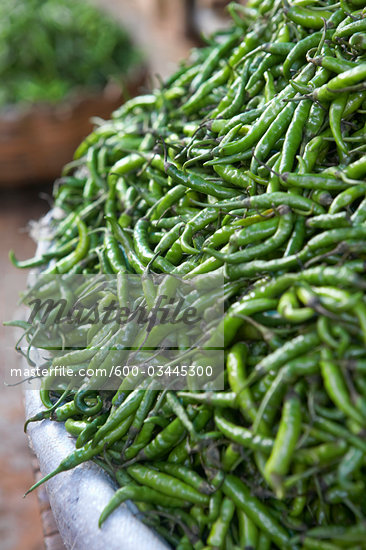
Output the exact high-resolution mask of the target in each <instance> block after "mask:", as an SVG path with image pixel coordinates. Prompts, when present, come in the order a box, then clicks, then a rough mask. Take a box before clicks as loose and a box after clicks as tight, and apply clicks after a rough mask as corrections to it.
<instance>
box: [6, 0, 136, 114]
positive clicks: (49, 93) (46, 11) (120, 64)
mask: <svg viewBox="0 0 366 550" xmlns="http://www.w3.org/2000/svg"><path fill="white" fill-rule="evenodd" d="M140 61H141V55H140V53H139V52H138V51H137V50H136V49H135V48H134V47H133V45H132V43H131V40H130V37H129V36H128V34H127V32H126V31H125V30H124V29H122V28H121V27H120V26H119V25H118V24H117V22H115V21H113V19H111V17H108V16H107V15H106V14H104V13H101V12H100V11H99V10H98V9H96V8H94V7H93V6H92V5H90V4H89V3H88V2H87V1H86V0H1V1H0V106H1V105H4V104H8V103H19V102H21V103H22V102H23V103H29V102H37V101H48V102H57V101H60V100H61V99H63V98H64V97H65V96H66V95H67V94H68V93H69V92H70V91H71V90H73V89H75V88H79V87H83V88H85V87H86V88H89V89H101V88H102V87H103V86H104V85H105V84H106V83H107V82H108V80H110V79H111V78H113V79H114V80H117V81H118V80H122V81H123V75H124V74H126V71H127V70H128V69H129V68H130V67H131V65H133V64H136V63H139V62H140Z"/></svg>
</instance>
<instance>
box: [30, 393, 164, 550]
mask: <svg viewBox="0 0 366 550" xmlns="http://www.w3.org/2000/svg"><path fill="white" fill-rule="evenodd" d="M25 402H26V417H27V418H30V417H31V416H33V415H35V414H37V412H39V411H40V410H42V409H43V408H44V407H43V406H42V403H41V400H40V397H39V392H38V390H25ZM27 432H28V435H29V438H30V441H31V445H32V448H33V450H34V452H35V453H36V456H37V458H38V461H39V465H40V470H41V473H42V475H47V474H48V473H49V472H52V470H54V469H55V468H56V467H57V466H58V465H59V463H60V462H61V460H63V459H64V458H65V457H66V456H68V455H69V454H70V453H71V452H72V451H73V450H74V449H75V440H74V439H73V438H72V437H71V436H70V435H69V434H68V433H67V432H66V430H65V427H64V425H63V423H59V422H54V421H50V420H43V421H41V422H36V423H31V424H29V425H28V430H27ZM115 490H116V486H115V485H114V483H113V481H112V479H111V478H110V477H109V476H108V475H107V474H106V473H105V472H104V471H103V470H102V469H101V468H100V467H99V466H97V465H96V464H94V463H93V462H87V463H84V464H81V465H80V466H77V467H76V468H74V469H73V470H69V471H67V472H62V473H60V474H58V475H57V476H55V477H54V478H52V479H51V480H50V481H48V482H47V492H48V495H49V499H50V504H51V508H52V511H53V514H54V516H55V520H56V523H57V526H58V528H59V530H60V534H61V537H62V539H63V541H64V543H65V546H66V548H67V549H68V550H71V549H72V550H103V549H108V550H145V549H148V550H167V549H168V548H169V547H168V546H167V545H166V543H165V542H164V541H162V540H161V539H160V537H158V536H157V535H156V534H155V533H154V532H153V531H152V530H150V529H149V528H148V527H147V526H146V525H144V524H143V523H142V522H141V521H140V520H139V519H138V518H137V517H136V515H135V514H134V511H137V509H136V508H135V507H134V506H133V505H130V506H127V505H126V504H123V505H121V506H119V507H118V508H117V509H116V510H115V511H114V512H113V513H112V514H111V515H110V516H109V518H108V519H107V520H106V521H105V523H104V524H103V525H102V527H101V528H100V529H99V527H98V519H99V516H100V514H101V512H102V510H103V508H104V507H105V506H106V505H107V504H108V502H109V500H110V499H111V498H112V496H113V494H114V492H115Z"/></svg>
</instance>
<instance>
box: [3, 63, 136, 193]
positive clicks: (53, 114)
mask: <svg viewBox="0 0 366 550" xmlns="http://www.w3.org/2000/svg"><path fill="white" fill-rule="evenodd" d="M146 77H147V70H146V68H140V69H139V70H137V71H135V72H134V73H133V74H131V76H130V78H129V79H128V81H127V83H126V93H127V94H126V95H128V96H133V95H136V94H137V93H138V92H139V90H140V88H141V86H142V85H143V84H144V83H145V82H146ZM121 103H122V94H121V89H120V88H119V87H118V86H117V85H115V84H109V85H108V86H106V88H105V89H104V90H103V91H102V92H100V93H80V94H75V95H74V96H73V97H72V98H70V99H68V100H65V101H64V102H62V103H60V104H58V105H56V106H51V105H46V104H37V105H34V106H32V107H31V108H28V109H27V110H21V109H17V108H16V107H13V108H9V109H6V110H3V111H2V112H0V186H2V187H5V186H14V185H22V184H28V183H35V182H41V181H52V180H53V179H54V178H55V177H57V176H58V175H59V174H60V171H61V169H62V167H63V166H64V165H65V164H66V163H67V162H69V161H70V160H71V159H72V156H73V153H74V151H75V149H76V148H77V146H78V145H79V143H80V142H81V141H82V139H83V138H84V137H85V136H87V135H88V133H89V132H90V131H91V129H92V123H91V120H90V119H91V117H93V116H96V117H101V118H109V117H110V114H111V113H112V111H113V110H114V109H116V108H117V107H118V106H119V105H120V104H121Z"/></svg>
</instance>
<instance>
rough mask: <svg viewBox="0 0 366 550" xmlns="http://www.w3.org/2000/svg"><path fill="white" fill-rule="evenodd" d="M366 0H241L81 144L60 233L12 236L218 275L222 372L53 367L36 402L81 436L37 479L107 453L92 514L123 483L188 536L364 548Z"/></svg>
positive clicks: (96, 269)
mask: <svg viewBox="0 0 366 550" xmlns="http://www.w3.org/2000/svg"><path fill="white" fill-rule="evenodd" d="M365 7H366V2H365V1H364V0H341V1H340V2H335V1H333V0H322V1H319V2H314V1H312V0H293V1H291V2H290V1H287V0H261V1H258V0H249V2H248V3H247V5H246V6H245V7H243V6H240V5H238V4H232V5H231V6H230V8H229V9H230V11H231V14H232V16H233V19H234V24H233V27H232V28H231V29H229V30H225V31H222V32H220V33H217V34H216V35H215V36H214V37H212V38H211V39H210V41H209V42H208V44H207V46H206V47H204V48H201V49H199V50H195V51H193V52H192V55H191V58H190V59H189V60H188V61H187V62H186V63H184V64H182V65H181V67H180V68H179V70H178V71H177V72H176V73H175V74H174V75H173V76H172V77H171V78H170V79H168V80H167V81H165V82H164V83H163V84H162V86H161V88H160V89H158V90H155V91H154V92H152V93H150V94H147V95H143V96H140V97H137V98H134V99H132V100H130V101H129V102H127V103H126V104H125V105H123V106H122V107H121V108H120V109H119V110H118V111H116V112H115V113H114V115H113V118H112V120H110V121H107V122H103V123H101V124H100V125H99V126H98V127H97V128H96V129H95V130H94V132H93V133H92V134H91V135H90V136H89V137H88V138H87V139H86V140H85V141H84V142H83V143H82V144H81V145H80V147H79V148H78V150H77V151H76V154H75V160H74V161H73V162H72V163H71V164H70V165H68V166H66V168H65V170H64V173H63V175H62V177H61V178H60V179H59V180H58V181H57V182H56V185H55V212H56V213H57V214H58V217H59V220H58V222H57V224H55V227H54V231H53V243H52V245H51V247H50V248H49V250H48V251H47V252H46V253H45V254H44V255H43V256H41V257H36V258H34V259H32V260H29V261H25V262H18V261H17V260H16V259H15V257H14V255H13V254H12V259H13V262H14V263H15V264H16V265H18V266H19V267H42V268H43V269H46V270H48V272H49V273H86V274H88V273H111V274H113V273H128V272H132V273H141V274H142V273H145V272H148V271H153V272H157V273H171V274H174V275H178V276H180V277H183V278H193V277H194V276H196V275H198V274H206V277H207V280H210V281H211V282H214V281H215V278H217V280H218V281H219V280H221V279H220V278H221V277H224V280H225V288H227V296H228V299H227V308H226V313H225V316H224V317H223V319H222V321H221V323H220V327H219V328H218V329H217V330H219V329H220V330H224V333H225V346H226V370H225V389H224V390H223V391H211V390H210V389H209V388H207V389H206V390H205V391H179V392H173V391H170V390H165V391H157V390H149V389H141V388H136V389H135V390H133V391H124V390H123V382H122V386H121V388H120V389H119V391H117V392H115V393H113V392H96V391H93V387H92V384H90V385H89V386H88V383H87V384H86V386H83V388H82V389H79V390H72V389H70V388H67V387H65V388H60V391H58V392H57V391H49V390H47V384H45V385H44V387H43V389H42V392H41V394H42V399H43V402H44V405H45V406H46V410H45V411H44V412H43V413H40V414H39V415H37V417H36V418H34V419H32V420H41V419H42V418H51V419H53V420H56V421H66V424H65V425H66V428H67V430H68V431H69V432H70V433H72V434H73V435H74V436H75V437H77V439H76V450H75V452H74V453H73V454H72V455H70V456H69V457H68V458H67V459H65V460H64V461H63V462H62V463H61V464H60V465H59V467H58V468H57V470H56V471H55V472H53V473H52V474H50V475H48V476H47V477H46V478H45V479H44V480H42V481H41V482H39V483H37V484H36V486H38V485H39V484H40V483H42V482H43V481H45V480H47V479H49V478H50V477H52V476H54V475H56V474H57V473H59V472H63V471H65V470H68V469H70V468H73V467H75V466H77V465H78V464H80V463H82V462H84V461H86V460H91V459H92V460H94V461H96V462H97V463H98V464H99V465H100V466H101V467H102V468H104V469H105V470H106V471H107V472H108V473H109V474H110V475H111V476H112V477H113V478H114V479H115V480H117V482H118V483H119V485H120V489H119V490H118V491H117V492H116V493H115V495H114V497H113V499H112V501H111V502H110V503H109V505H108V506H107V507H106V509H105V510H104V511H103V513H102V516H101V518H100V524H101V526H102V524H103V522H104V521H105V520H106V518H107V517H108V516H109V515H110V514H111V513H112V512H113V510H114V509H115V508H116V507H117V506H119V505H120V504H121V503H122V502H124V501H125V500H127V499H132V500H133V501H134V502H135V503H136V504H137V506H138V508H139V510H140V511H141V512H142V513H143V517H144V521H145V522H146V523H147V524H148V525H151V526H152V527H153V528H154V529H155V530H156V531H158V532H159V533H160V534H161V535H162V536H163V537H164V538H166V540H167V541H168V542H169V543H170V544H171V545H172V547H174V548H177V549H178V550H192V549H195V550H201V549H206V550H208V549H225V550H239V549H244V548H245V549H247V550H249V549H251V550H264V549H277V548H278V549H281V550H284V549H295V550H296V549H301V548H303V549H314V550H337V549H343V548H347V549H349V550H356V549H357V550H361V549H365V548H366V519H365V518H366V439H365V433H366V431H365V430H366V347H365V344H366V280H365V278H364V273H365V265H366V179H365V177H366V9H365ZM45 296H47V289H45ZM24 328H25V329H26V336H27V338H28V342H29V345H31V343H32V327H27V326H26V324H25V325H24ZM113 337H115V338H117V340H118V339H122V340H123V334H120V333H117V335H116V333H115V334H113V335H109V338H113ZM215 338H216V334H215V333H213V334H212V335H210V339H211V341H212V343H213V344H214V342H215ZM97 339H98V335H97V336H95V335H94V340H93V339H91V343H90V345H89V349H86V350H84V351H82V352H80V351H78V352H75V351H74V352H70V353H74V354H76V355H74V360H75V361H74V362H75V366H76V367H77V365H78V364H83V363H85V362H86V361H89V360H90V358H91V357H92V356H93V349H90V348H91V346H92V345H93V343H96V342H97ZM77 353H79V355H77ZM92 360H93V359H92ZM46 380H47V379H46ZM102 528H103V527H102Z"/></svg>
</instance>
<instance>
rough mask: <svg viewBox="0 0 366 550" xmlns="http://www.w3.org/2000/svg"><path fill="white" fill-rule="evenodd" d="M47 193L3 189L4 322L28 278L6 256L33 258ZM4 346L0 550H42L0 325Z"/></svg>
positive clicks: (0, 300)
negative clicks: (36, 224) (31, 228)
mask: <svg viewBox="0 0 366 550" xmlns="http://www.w3.org/2000/svg"><path fill="white" fill-rule="evenodd" d="M47 190H48V192H49V190H50V186H48V187H46V188H39V187H30V188H23V189H14V190H7V191H5V190H0V274H1V286H0V319H1V321H3V320H6V319H13V318H14V317H15V315H16V310H17V299H18V293H19V291H20V289H22V288H24V285H25V281H26V277H27V273H26V272H24V271H20V270H17V269H15V268H14V267H13V266H12V265H11V264H10V262H9V260H8V252H9V250H10V249H11V248H12V249H14V250H16V252H17V256H18V257H19V258H28V257H30V256H32V255H33V253H34V250H35V243H34V242H33V241H32V240H31V238H30V237H29V235H28V232H27V230H26V228H27V225H28V222H29V220H31V219H38V218H39V217H40V216H41V215H42V214H43V213H45V212H46V211H47V209H48V204H47V202H46V201H45V200H42V199H41V198H40V197H39V194H40V192H47ZM0 346H1V354H0V357H1V361H0V384H1V385H0V480H1V484H0V549H1V550H43V534H42V527H41V521H40V515H39V509H38V503H37V496H36V495H35V494H31V495H29V496H28V497H27V498H26V499H23V498H22V497H23V494H24V491H25V489H26V488H27V487H29V486H30V485H31V484H32V482H33V472H32V463H31V454H30V450H29V449H28V441H27V437H26V435H25V434H24V432H23V424H24V409H23V399H22V387H21V386H16V387H12V388H6V387H4V378H5V377H7V374H8V373H9V369H10V368H12V367H16V366H17V364H18V361H19V356H18V355H17V354H16V352H15V350H14V332H13V330H12V329H10V328H7V327H3V326H2V325H1V326H0Z"/></svg>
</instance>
